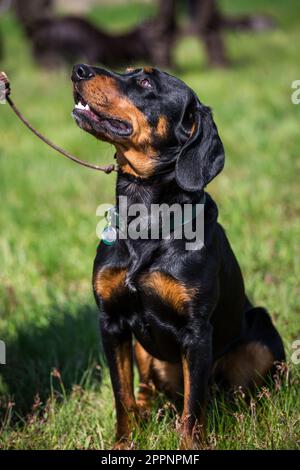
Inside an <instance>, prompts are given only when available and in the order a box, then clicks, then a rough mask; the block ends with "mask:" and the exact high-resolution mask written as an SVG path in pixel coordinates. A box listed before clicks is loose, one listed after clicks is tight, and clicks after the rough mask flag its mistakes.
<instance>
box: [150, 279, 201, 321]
mask: <svg viewBox="0 0 300 470" xmlns="http://www.w3.org/2000/svg"><path fill="white" fill-rule="evenodd" d="M142 285H143V287H146V288H148V289H152V290H153V291H154V292H155V294H156V295H158V296H159V297H161V298H162V299H163V300H164V301H165V302H166V303H168V304H169V305H170V306H171V307H173V308H174V309H175V310H176V311H177V312H178V313H180V314H184V313H185V309H184V307H185V305H186V304H187V303H188V302H190V301H191V300H192V299H193V296H194V295H195V294H196V289H193V288H188V287H186V286H185V285H184V284H182V283H180V282H179V281H177V280H176V279H174V278H172V277H171V276H169V275H166V274H164V273H161V272H159V271H154V272H152V273H150V274H148V275H145V276H144V277H143V279H142Z"/></svg>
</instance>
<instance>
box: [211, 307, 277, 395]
mask: <svg viewBox="0 0 300 470" xmlns="http://www.w3.org/2000/svg"><path fill="white" fill-rule="evenodd" d="M245 315H246V324H247V328H246V333H245V337H244V339H243V340H241V341H240V342H239V343H238V344H237V345H235V346H234V347H233V348H232V349H231V350H230V351H229V352H228V353H226V354H225V355H224V356H223V357H222V358H221V359H220V360H218V363H217V365H216V367H215V373H214V375H215V377H216V380H217V381H219V380H221V383H223V384H226V386H229V387H230V388H237V387H242V388H243V389H249V388H251V387H253V386H260V385H262V384H263V383H264V382H265V380H266V378H267V377H268V376H270V375H272V374H273V373H274V372H275V363H276V362H282V361H284V360H285V353H284V348H283V343H282V340H281V337H280V336H279V334H278V332H277V330H276V328H275V326H274V325H273V323H272V320H271V318H270V316H269V314H268V312H267V311H266V310H265V309H263V308H260V307H256V308H254V307H252V308H250V309H249V310H248V311H247V312H246V313H245Z"/></svg>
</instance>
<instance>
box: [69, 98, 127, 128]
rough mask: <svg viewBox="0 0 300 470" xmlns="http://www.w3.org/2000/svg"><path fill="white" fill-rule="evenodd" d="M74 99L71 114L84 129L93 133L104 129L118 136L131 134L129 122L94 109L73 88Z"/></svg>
mask: <svg viewBox="0 0 300 470" xmlns="http://www.w3.org/2000/svg"><path fill="white" fill-rule="evenodd" d="M74 101H75V107H74V109H73V113H72V115H73V117H74V119H75V121H76V122H77V124H78V125H79V126H80V127H81V128H83V129H84V130H87V131H88V132H91V133H95V134H98V133H103V131H104V132H105V133H108V134H110V135H112V136H114V135H117V136H120V137H129V136H130V135H131V134H132V132H133V129H132V126H131V124H130V123H129V122H127V121H123V120H120V119H115V118H112V117H110V116H107V115H105V114H102V113H99V112H97V111H95V110H94V109H93V108H92V107H91V106H90V105H89V104H88V103H87V102H86V101H85V100H84V98H83V97H82V96H81V95H80V94H79V93H78V92H77V91H76V90H74Z"/></svg>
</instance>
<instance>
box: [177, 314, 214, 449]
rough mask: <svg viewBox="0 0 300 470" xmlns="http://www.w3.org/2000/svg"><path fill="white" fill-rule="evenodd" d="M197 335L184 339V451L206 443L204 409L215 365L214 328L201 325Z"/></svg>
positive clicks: (182, 444)
mask: <svg viewBox="0 0 300 470" xmlns="http://www.w3.org/2000/svg"><path fill="white" fill-rule="evenodd" d="M200 330H201V332H200V333H199V334H198V335H195V333H190V334H188V335H187V336H186V338H185V345H184V348H183V351H182V368H183V378H184V408H183V414H182V438H181V443H180V447H181V449H182V450H188V449H199V448H201V447H203V446H204V445H205V440H206V439H205V438H206V434H205V408H206V401H207V395H208V383H209V378H210V374H211V367H212V328H211V325H210V324H208V323H207V324H205V325H202V326H201V328H200Z"/></svg>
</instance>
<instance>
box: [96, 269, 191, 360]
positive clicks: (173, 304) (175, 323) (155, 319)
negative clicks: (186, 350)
mask: <svg viewBox="0 0 300 470" xmlns="http://www.w3.org/2000/svg"><path fill="white" fill-rule="evenodd" d="M126 275H127V269H125V268H115V267H106V268H102V269H100V270H99V271H98V272H97V273H96V274H95V276H94V290H95V292H96V295H97V296H99V298H100V299H101V300H102V302H103V306H104V310H105V314H106V315H109V316H110V317H111V318H114V319H115V320H116V321H118V320H120V319H121V318H122V320H123V321H124V320H125V321H126V322H127V324H128V325H129V326H130V328H131V330H132V331H133V332H134V334H135V336H136V337H137V338H138V340H139V341H140V342H141V343H142V345H143V346H144V347H145V348H146V349H147V350H148V352H150V353H151V354H152V355H154V356H156V357H158V358H161V359H164V360H170V359H172V361H173V360H174V358H175V357H177V354H178V340H177V338H178V333H179V330H180V328H181V327H182V326H183V325H184V324H185V323H186V321H187V319H188V312H189V305H190V303H191V301H192V299H193V296H194V295H195V290H194V289H192V288H188V287H187V286H185V285H184V284H183V283H181V282H179V281H178V280H177V279H175V278H174V277H173V276H171V275H169V274H166V273H164V272H162V271H159V270H154V271H148V272H143V273H142V274H140V275H139V276H137V279H136V282H135V286H136V291H132V290H131V289H130V288H128V287H127V285H126Z"/></svg>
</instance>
